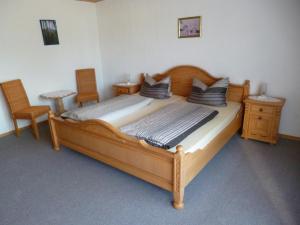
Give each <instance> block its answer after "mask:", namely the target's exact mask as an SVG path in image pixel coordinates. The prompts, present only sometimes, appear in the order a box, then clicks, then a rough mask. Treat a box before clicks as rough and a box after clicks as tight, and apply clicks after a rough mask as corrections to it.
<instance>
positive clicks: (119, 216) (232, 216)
mask: <svg viewBox="0 0 300 225" xmlns="http://www.w3.org/2000/svg"><path fill="white" fill-rule="evenodd" d="M299 190H300V143H299V142H292V141H287V140H280V142H279V143H278V144H277V145H276V146H271V145H269V144H264V143H260V142H256V141H245V140H243V139H241V138H240V137H239V136H238V135H236V136H234V137H233V138H232V139H231V141H230V142H229V143H227V145H226V146H225V147H224V148H223V149H222V151H221V152H220V153H219V154H218V155H217V156H216V157H215V158H214V159H213V160H212V161H211V162H210V163H209V164H208V166H207V167H206V168H205V169H204V170H203V171H202V172H201V173H200V174H199V175H198V176H197V177H196V178H195V179H194V181H193V182H192V183H191V184H190V185H189V186H188V187H187V188H186V192H185V208H184V209H183V210H181V211H178V210H175V209H174V208H173V207H172V205H171V201H172V194H171V193H169V192H167V191H164V190H162V189H160V188H157V187H155V186H153V185H151V184H148V183H146V182H144V181H142V180H139V179H137V178H135V177H132V176H130V175H127V174H125V173H123V172H120V171H118V170H116V169H114V168H112V167H109V166H106V165H104V164H102V163H99V162H97V161H95V160H93V159H90V158H88V157H86V156H83V155H81V154H79V153H76V152H73V151H71V150H69V149H67V148H62V150H61V151H60V152H54V151H53V150H52V148H51V143H50V136H49V132H48V127H47V126H43V127H42V129H41V140H40V141H35V140H34V139H33V137H32V135H31V133H30V132H29V130H26V131H24V132H23V133H22V134H21V137H19V138H16V137H15V136H14V135H11V136H8V137H5V138H2V139H0V225H77V224H78V225H110V224H112V225H127V224H128V225H150V224H153V225H169V224H170V225H206V224H210V225H219V224H220V225H299V224H300V195H299Z"/></svg>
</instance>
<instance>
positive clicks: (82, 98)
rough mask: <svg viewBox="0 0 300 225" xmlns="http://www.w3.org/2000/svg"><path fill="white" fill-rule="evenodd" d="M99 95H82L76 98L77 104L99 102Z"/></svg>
mask: <svg viewBox="0 0 300 225" xmlns="http://www.w3.org/2000/svg"><path fill="white" fill-rule="evenodd" d="M98 98H99V96H98V93H97V92H96V93H80V94H78V95H77V96H76V101H77V102H87V101H98Z"/></svg>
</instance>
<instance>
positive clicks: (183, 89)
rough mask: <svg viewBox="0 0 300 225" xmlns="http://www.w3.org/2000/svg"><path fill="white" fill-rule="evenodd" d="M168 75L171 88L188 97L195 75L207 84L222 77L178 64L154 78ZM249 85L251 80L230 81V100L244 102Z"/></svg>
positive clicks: (175, 92)
mask: <svg viewBox="0 0 300 225" xmlns="http://www.w3.org/2000/svg"><path fill="white" fill-rule="evenodd" d="M168 76H170V77H171V82H172V83H171V88H172V92H173V94H175V95H180V96H184V97H187V96H188V95H189V94H190V93H191V90H192V83H193V78H195V77H196V78H198V79H199V80H201V81H202V82H203V83H205V84H206V85H211V84H213V83H214V82H216V81H217V80H220V79H221V78H216V77H213V76H212V75H210V74H209V73H208V72H206V71H205V70H203V69H201V68H198V67H195V66H177V67H174V68H172V69H170V70H168V71H167V72H165V73H161V74H156V75H154V79H155V80H156V81H160V80H162V79H164V78H166V77H168ZM142 77H144V76H142ZM142 82H143V78H142ZM249 86H250V82H249V81H248V80H246V81H245V82H244V84H241V85H237V84H232V83H230V84H229V88H228V92H227V99H228V100H229V101H235V102H242V101H243V100H244V99H245V98H246V97H247V96H248V95H249Z"/></svg>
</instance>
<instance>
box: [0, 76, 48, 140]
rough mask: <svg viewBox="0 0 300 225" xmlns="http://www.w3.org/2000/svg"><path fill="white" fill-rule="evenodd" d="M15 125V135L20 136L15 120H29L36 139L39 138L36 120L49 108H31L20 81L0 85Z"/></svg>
mask: <svg viewBox="0 0 300 225" xmlns="http://www.w3.org/2000/svg"><path fill="white" fill-rule="evenodd" d="M0 86H1V88H2V91H3V94H4V97H5V99H6V102H7V104H8V106H9V109H10V113H11V116H12V119H13V122H14V125H15V131H16V135H17V136H19V135H20V129H19V128H18V123H17V119H27V120H31V126H32V129H33V133H34V136H35V138H36V139H39V138H40V135H39V130H38V126H37V122H36V118H37V117H39V116H42V115H44V114H46V113H48V111H49V110H50V107H49V106H31V105H30V102H29V100H28V97H27V94H26V91H25V89H24V87H23V84H22V81H21V80H12V81H7V82H4V83H1V84H0Z"/></svg>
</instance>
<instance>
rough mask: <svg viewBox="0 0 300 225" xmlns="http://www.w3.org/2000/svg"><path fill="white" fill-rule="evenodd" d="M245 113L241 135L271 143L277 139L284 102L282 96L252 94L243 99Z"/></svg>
mask: <svg viewBox="0 0 300 225" xmlns="http://www.w3.org/2000/svg"><path fill="white" fill-rule="evenodd" d="M244 103H245V115H244V125H243V134H242V137H244V138H245V139H248V138H249V139H254V140H259V141H264V142H269V143H271V144H276V143H277V140H278V128H279V123H280V117H281V109H282V107H283V105H284V103H285V99H283V98H276V99H275V98H269V99H268V97H267V98H265V99H259V97H256V96H253V97H249V98H247V99H246V100H244Z"/></svg>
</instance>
